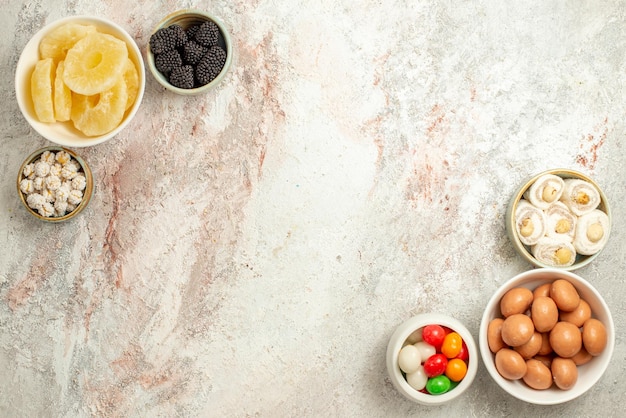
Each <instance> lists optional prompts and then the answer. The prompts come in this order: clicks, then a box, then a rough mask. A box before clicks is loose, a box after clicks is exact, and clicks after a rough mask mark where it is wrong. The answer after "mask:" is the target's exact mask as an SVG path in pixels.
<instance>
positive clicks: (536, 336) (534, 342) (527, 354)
mask: <svg viewBox="0 0 626 418" xmlns="http://www.w3.org/2000/svg"><path fill="white" fill-rule="evenodd" d="M542 342H543V339H542V337H541V334H540V333H539V332H537V331H535V332H534V333H533V335H532V337H530V340H528V341H527V342H526V343H525V344H522V345H518V346H517V347H514V348H513V349H514V350H515V351H517V352H518V353H520V354H521V356H522V357H524V360H528V359H530V358H533V357H535V356H536V355H537V354H538V353H539V350H540V349H541V343H542Z"/></svg>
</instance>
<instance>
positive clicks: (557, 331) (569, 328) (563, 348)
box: [550, 321, 583, 358]
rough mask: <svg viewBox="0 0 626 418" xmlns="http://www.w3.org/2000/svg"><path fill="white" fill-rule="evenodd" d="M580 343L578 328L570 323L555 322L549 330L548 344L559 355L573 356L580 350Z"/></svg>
mask: <svg viewBox="0 0 626 418" xmlns="http://www.w3.org/2000/svg"><path fill="white" fill-rule="evenodd" d="M582 343H583V341H582V335H581V332H580V329H578V327H577V326H576V325H574V324H572V323H569V322H564V321H560V322H557V324H556V325H555V326H554V328H552V331H550V345H551V346H552V350H554V352H555V353H556V354H557V355H558V356H559V357H563V358H570V357H573V356H574V355H575V354H576V353H578V352H579V351H580V349H581V347H582Z"/></svg>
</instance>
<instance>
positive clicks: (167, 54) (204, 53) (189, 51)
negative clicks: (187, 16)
mask: <svg viewBox="0 0 626 418" xmlns="http://www.w3.org/2000/svg"><path fill="white" fill-rule="evenodd" d="M149 43H150V50H151V51H152V53H153V54H154V65H155V67H156V69H157V70H158V71H159V72H160V73H161V74H163V75H164V76H165V77H166V78H167V80H168V81H169V82H170V84H172V85H173V86H175V87H178V88H183V89H191V88H196V87H200V86H204V85H205V84H208V83H210V82H211V81H213V80H214V79H215V77H217V76H218V74H219V73H220V72H221V71H222V68H224V64H225V63H226V51H225V50H224V49H223V48H222V47H221V46H220V43H222V44H223V40H222V34H221V33H220V30H219V27H218V26H217V25H216V24H215V22H213V21H210V20H209V21H206V22H204V23H202V24H198V25H193V26H190V27H189V28H187V29H183V27H182V26H180V25H171V26H168V27H166V28H162V29H159V30H158V31H156V32H155V33H154V34H152V36H151V37H150V41H149Z"/></svg>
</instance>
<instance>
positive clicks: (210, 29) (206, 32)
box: [194, 20, 220, 48]
mask: <svg viewBox="0 0 626 418" xmlns="http://www.w3.org/2000/svg"><path fill="white" fill-rule="evenodd" d="M219 36H220V28H219V27H218V26H217V25H216V24H215V22H213V21H212V20H207V21H206V22H204V23H202V24H201V25H200V27H199V28H198V29H197V32H196V33H195V36H194V39H195V40H196V42H198V43H199V44H200V45H202V46H206V47H207V48H211V47H213V46H215V45H217V40H218V39H219Z"/></svg>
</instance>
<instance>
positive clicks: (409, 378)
mask: <svg viewBox="0 0 626 418" xmlns="http://www.w3.org/2000/svg"><path fill="white" fill-rule="evenodd" d="M386 363H387V372H388V374H389V377H390V379H391V382H392V383H393V385H394V386H395V388H396V389H397V390H398V391H399V392H400V393H401V394H402V395H404V396H405V397H406V398H407V399H409V400H411V401H414V402H417V403H420V404H423V405H440V404H443V403H446V402H449V401H451V400H453V399H456V398H458V397H459V396H461V395H462V394H463V392H465V390H466V389H467V388H469V387H470V385H471V384H472V382H473V381H474V378H475V377H476V372H477V370H478V348H477V347H476V344H475V342H474V339H473V338H472V335H471V333H470V332H469V330H468V329H467V328H466V327H465V326H464V325H463V324H462V323H461V322H460V321H459V320H457V319H455V318H453V317H451V316H449V315H446V314H441V313H426V314H419V315H416V316H414V317H412V318H409V319H407V320H406V321H404V322H403V323H402V324H400V325H399V326H398V327H397V328H396V330H395V331H394V332H393V334H392V336H391V338H390V339H389V343H388V345H387V353H386Z"/></svg>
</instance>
